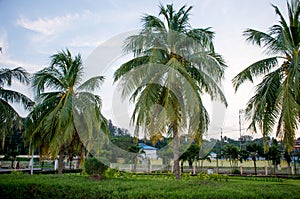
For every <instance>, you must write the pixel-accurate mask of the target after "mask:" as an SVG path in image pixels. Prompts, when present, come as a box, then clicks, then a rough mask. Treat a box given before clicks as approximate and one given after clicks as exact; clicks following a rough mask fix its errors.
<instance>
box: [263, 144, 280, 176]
mask: <svg viewBox="0 0 300 199" xmlns="http://www.w3.org/2000/svg"><path fill="white" fill-rule="evenodd" d="M265 156H266V159H267V160H270V161H271V162H272V165H273V167H274V173H275V170H276V167H277V165H278V164H280V158H281V152H280V150H279V146H278V142H277V141H276V140H275V139H273V142H272V145H271V147H269V150H268V151H267V152H266V154H265Z"/></svg>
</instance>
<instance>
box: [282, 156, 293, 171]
mask: <svg viewBox="0 0 300 199" xmlns="http://www.w3.org/2000/svg"><path fill="white" fill-rule="evenodd" d="M283 157H284V159H285V161H286V162H287V164H288V167H289V170H290V174H292V168H291V162H292V156H291V153H289V152H288V151H284V154H283Z"/></svg>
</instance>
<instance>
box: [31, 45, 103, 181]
mask: <svg viewBox="0 0 300 199" xmlns="http://www.w3.org/2000/svg"><path fill="white" fill-rule="evenodd" d="M82 78H83V64H82V59H81V56H80V54H78V55H77V56H75V57H73V56H72V54H71V53H70V51H69V50H66V51H62V52H59V53H57V54H54V55H53V56H51V63H50V66H49V67H46V68H44V69H42V70H40V71H38V72H36V73H35V74H34V75H33V78H32V86H33V88H34V90H35V95H36V101H37V103H36V104H35V106H34V108H33V110H32V111H31V112H30V114H29V115H28V116H27V118H26V125H25V136H26V138H27V141H28V142H30V144H31V150H32V149H36V148H40V155H41V156H43V155H45V156H49V154H50V155H51V157H57V155H59V164H58V173H59V174H60V175H61V174H62V169H63V158H64V156H65V153H67V154H68V157H69V160H70V161H72V158H73V156H75V155H78V156H80V157H81V163H82V162H83V156H84V147H85V149H86V150H87V153H88V152H89V150H90V149H91V148H92V146H91V145H92V144H91V142H92V141H91V137H93V139H98V138H99V136H101V134H100V132H101V130H102V131H103V132H108V128H107V121H106V119H105V118H104V117H103V116H102V114H101V111H100V110H101V104H102V103H101V98H100V96H98V95H96V94H94V93H93V92H94V91H95V90H97V89H99V87H100V86H101V84H102V82H103V81H104V77H103V76H95V77H92V78H90V79H88V80H86V81H85V82H82ZM78 121H80V122H78ZM76 124H77V125H76ZM82 132H84V136H82V134H80V133H82ZM84 144H85V146H84Z"/></svg>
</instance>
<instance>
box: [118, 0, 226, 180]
mask: <svg viewBox="0 0 300 199" xmlns="http://www.w3.org/2000/svg"><path fill="white" fill-rule="evenodd" d="M191 9H192V6H190V7H187V6H183V7H181V8H180V9H179V10H175V9H174V7H173V5H172V4H171V5H167V6H166V7H164V6H163V5H160V11H159V16H158V17H156V16H153V15H148V14H146V15H144V16H143V17H142V23H143V29H142V30H141V31H140V32H139V33H138V34H136V35H132V36H130V37H128V38H127V39H126V40H125V47H124V51H125V52H130V53H133V54H134V58H133V59H132V60H130V61H128V62H126V63H124V64H122V65H121V66H120V67H119V68H118V69H117V70H116V72H115V74H114V78H115V80H114V81H115V82H116V81H120V82H121V85H122V97H123V98H126V97H129V98H130V99H131V101H132V102H134V103H135V108H134V110H133V114H132V118H131V119H132V122H133V123H134V124H135V126H136V130H135V134H136V136H137V137H138V133H139V131H140V130H141V129H146V131H145V132H148V135H147V136H148V137H150V139H151V140H153V142H155V141H158V140H159V139H160V138H161V137H162V136H163V135H169V136H172V137H173V154H174V155H173V160H174V172H175V174H176V178H177V179H179V178H180V170H179V169H180V168H179V150H180V149H179V148H180V146H179V139H180V136H181V134H182V132H184V131H185V130H188V132H189V135H190V137H192V138H193V139H194V140H196V141H197V143H199V144H201V141H202V136H203V134H204V133H205V132H206V131H207V129H208V125H209V115H208V112H207V110H206V108H205V107H204V104H203V101H202V100H203V99H202V98H203V94H204V93H205V94H208V95H209V96H210V97H211V99H212V100H219V101H221V102H222V103H223V104H225V105H227V102H226V99H225V96H224V94H223V92H222V90H221V88H220V87H219V85H220V84H221V81H222V79H223V77H224V70H225V68H226V65H225V62H224V60H223V58H222V56H220V55H219V54H217V53H216V52H215V50H214V43H213V39H214V32H212V31H211V30H210V29H209V28H192V26H191V24H190V23H189V21H190V11H191ZM159 17H161V18H162V19H160V18H159Z"/></svg>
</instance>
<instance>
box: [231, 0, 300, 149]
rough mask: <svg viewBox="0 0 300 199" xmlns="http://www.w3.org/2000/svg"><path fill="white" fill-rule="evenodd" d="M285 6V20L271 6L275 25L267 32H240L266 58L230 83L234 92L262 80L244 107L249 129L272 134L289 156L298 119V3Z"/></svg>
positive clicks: (299, 35) (299, 26) (299, 86)
mask: <svg viewBox="0 0 300 199" xmlns="http://www.w3.org/2000/svg"><path fill="white" fill-rule="evenodd" d="M287 6H288V9H287V13H288V19H285V18H284V16H283V15H282V13H281V12H280V10H279V8H278V7H276V6H274V5H273V7H274V9H275V13H276V14H277V15H278V17H279V23H278V24H275V25H273V26H271V27H270V28H269V31H268V32H261V31H258V30H254V29H247V30H246V31H245V32H244V36H246V38H247V41H249V42H251V43H252V44H255V45H257V46H258V47H261V48H263V49H264V50H265V53H266V55H268V56H270V57H268V58H266V59H263V60H259V61H257V62H255V63H253V64H251V65H250V66H249V67H247V68H246V69H244V70H243V71H242V72H240V73H239V74H238V75H237V76H235V77H234V79H233V80H232V82H233V85H234V87H235V90H237V89H238V88H239V87H240V85H241V84H243V83H244V82H246V81H250V82H253V79H254V78H255V77H261V76H263V79H262V81H261V82H260V83H259V84H258V85H257V86H256V91H255V94H254V96H253V97H252V98H251V99H250V100H249V101H248V104H247V108H246V116H247V118H248V119H249V120H250V121H251V123H250V126H249V128H251V129H253V130H254V131H255V132H257V131H258V129H260V130H261V131H262V134H263V136H264V137H267V136H268V135H269V134H271V133H272V132H273V130H276V132H277V134H276V135H277V136H280V137H282V138H283V144H284V146H285V148H286V150H287V151H288V152H291V151H292V150H293V146H294V139H295V133H296V130H297V128H299V116H300V111H299V110H300V65H299V55H300V23H299V16H300V1H299V0H291V1H287ZM265 150H267V144H266V142H265Z"/></svg>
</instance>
